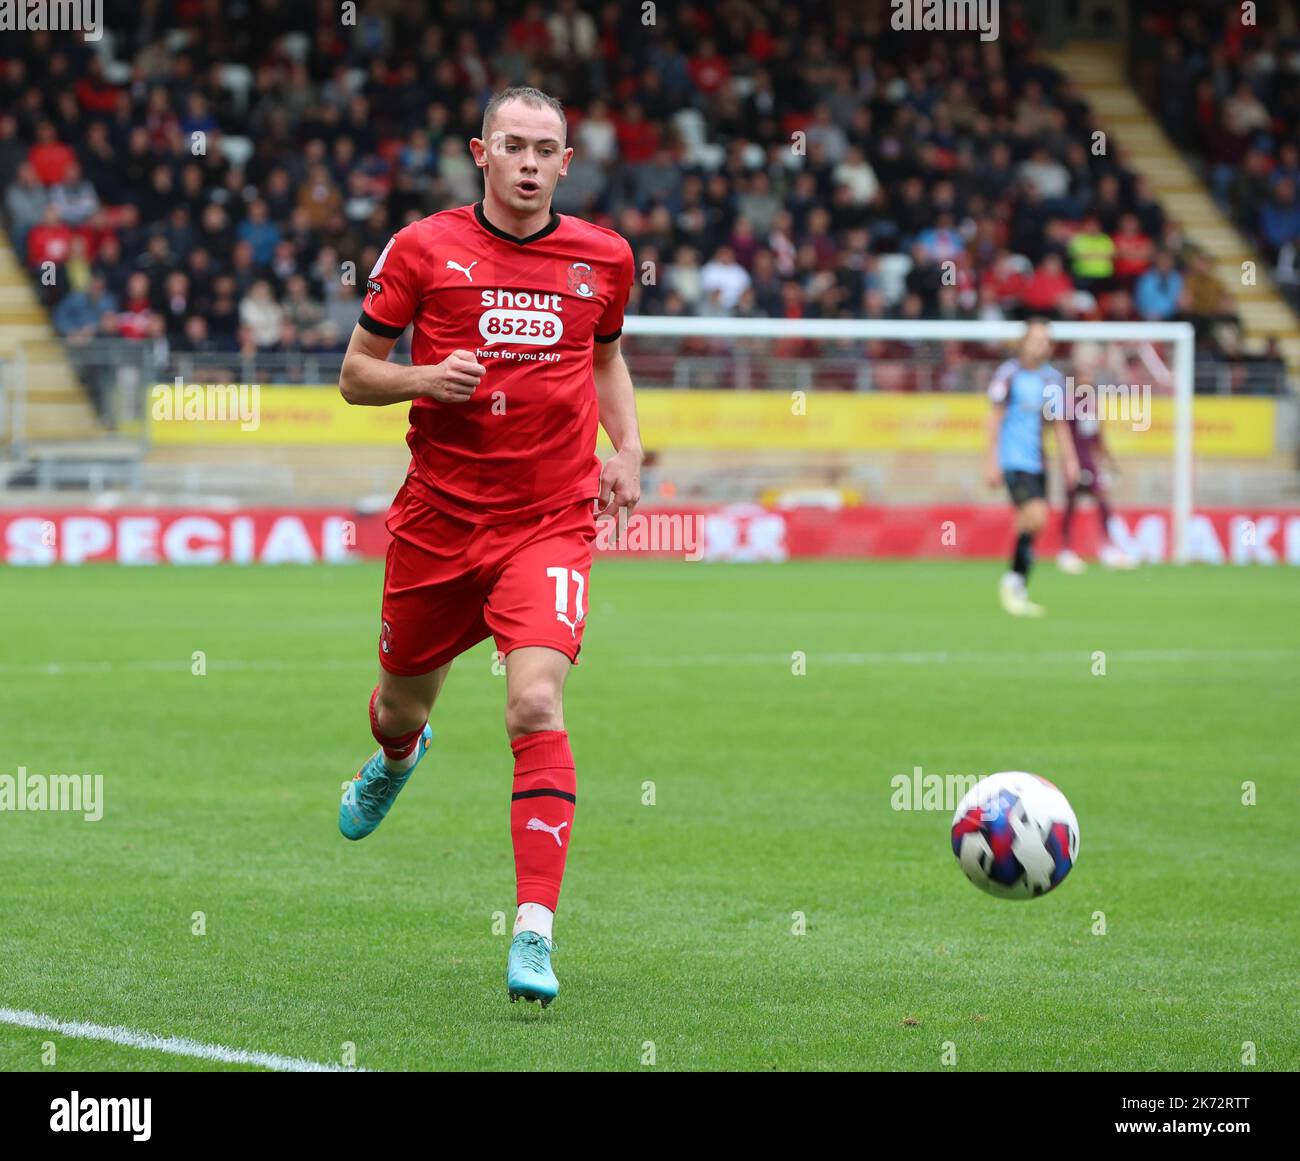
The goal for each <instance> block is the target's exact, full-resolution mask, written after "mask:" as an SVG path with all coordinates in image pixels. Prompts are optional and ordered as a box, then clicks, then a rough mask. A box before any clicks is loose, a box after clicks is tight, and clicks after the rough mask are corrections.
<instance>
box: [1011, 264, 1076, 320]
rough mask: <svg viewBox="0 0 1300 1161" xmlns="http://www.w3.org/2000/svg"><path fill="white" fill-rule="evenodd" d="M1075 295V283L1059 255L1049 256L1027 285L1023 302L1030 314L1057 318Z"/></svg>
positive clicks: (1022, 298)
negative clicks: (1066, 301)
mask: <svg viewBox="0 0 1300 1161" xmlns="http://www.w3.org/2000/svg"><path fill="white" fill-rule="evenodd" d="M1073 293H1074V283H1073V281H1071V279H1070V276H1069V274H1067V273H1066V270H1065V266H1064V264H1063V263H1062V262H1061V256H1060V255H1059V254H1048V255H1047V256H1046V257H1045V258H1044V259H1043V260H1042V262H1040V263H1039V264H1038V267H1037V268H1036V269H1035V270H1034V273H1033V274H1032V276H1031V277H1030V278H1029V281H1028V282H1027V283H1026V285H1025V289H1024V291H1023V293H1022V294H1021V301H1022V302H1023V304H1024V306H1025V309H1026V310H1027V311H1028V312H1029V313H1030V314H1035V315H1044V316H1046V317H1049V318H1056V317H1058V315H1059V314H1060V312H1061V311H1063V310H1064V309H1065V299H1066V298H1067V297H1069V296H1070V295H1071V294H1073Z"/></svg>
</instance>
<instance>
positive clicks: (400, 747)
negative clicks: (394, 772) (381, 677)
mask: <svg viewBox="0 0 1300 1161" xmlns="http://www.w3.org/2000/svg"><path fill="white" fill-rule="evenodd" d="M378 697H379V686H375V689H374V692H373V693H371V695H370V732H371V733H372V734H374V736H375V741H376V742H378V743H379V744H380V745H381V746H383V748H384V754H385V755H386V756H387V757H389V758H392V759H394V760H397V759H398V758H406V757H408V756H409V755H410V753H411V751H412V750H414V749H415V743H416V742H418V741H419V740H420V735H421V734H422V733H424V727H423V726H421V727H420V728H419V729H418V730H412V731H411V732H410V733H409V734H398V735H397V737H395V738H391V737H389V736H388V735H387V734H381V733H380V732H379V718H378V716H377V715H376V714H375V700H376V699H377V698H378Z"/></svg>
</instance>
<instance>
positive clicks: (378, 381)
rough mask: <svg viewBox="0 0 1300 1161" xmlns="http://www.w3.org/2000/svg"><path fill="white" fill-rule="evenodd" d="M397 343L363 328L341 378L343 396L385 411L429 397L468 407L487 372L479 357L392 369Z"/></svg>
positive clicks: (460, 355) (355, 332)
mask: <svg viewBox="0 0 1300 1161" xmlns="http://www.w3.org/2000/svg"><path fill="white" fill-rule="evenodd" d="M396 342H397V339H396V338H388V337H387V336H386V335H376V334H373V333H371V332H370V331H368V330H366V329H365V327H363V326H362V325H361V324H360V323H358V324H357V325H356V326H355V327H353V329H352V340H351V341H350V342H349V343H348V350H347V354H345V355H344V356H343V369H342V370H341V371H340V372H339V392H340V393H341V394H342V396H343V398H344V399H346V400H347V401H348V402H349V403H352V404H358V405H361V406H364V407H383V406H384V405H385V404H388V403H406V402H409V401H410V400H412V399H418V398H420V396H422V395H427V396H429V397H430V398H432V399H437V400H438V401H439V402H440V403H464V402H465V400H466V399H468V398H469V397H470V396H471V395H473V394H474V388H475V387H477V386H478V381H479V380H480V379H481V378H482V377H483V373H484V371H486V370H487V368H486V367H484V366H483V364H482V363H480V362H479V361H478V360H477V359H475V358H474V352H473V351H452V353H451V354H450V355H448V356H447V357H446V358H445V359H443V361H442V362H441V363H434V364H432V365H418V366H413V367H403V366H400V365H399V364H397V363H390V362H389V361H388V356H389V354H390V353H391V352H392V349H393V344H394V343H396Z"/></svg>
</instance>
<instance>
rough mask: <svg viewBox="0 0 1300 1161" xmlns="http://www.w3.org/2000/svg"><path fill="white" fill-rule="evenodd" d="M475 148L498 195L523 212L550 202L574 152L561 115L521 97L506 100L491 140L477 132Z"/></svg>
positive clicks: (494, 122)
mask: <svg viewBox="0 0 1300 1161" xmlns="http://www.w3.org/2000/svg"><path fill="white" fill-rule="evenodd" d="M470 149H471V150H472V151H473V154H474V161H475V163H476V164H477V165H478V167H479V168H480V169H481V170H483V175H484V181H485V182H486V184H487V187H488V188H489V189H490V190H491V191H492V196H493V198H494V200H496V201H497V202H498V203H500V204H503V205H505V206H507V207H508V208H510V209H512V210H514V211H515V212H516V213H519V214H528V213H531V212H533V211H535V210H538V209H546V208H548V207H549V206H550V204H551V197H552V195H553V194H554V193H555V186H556V184H557V183H558V182H559V180H560V178H561V177H563V176H564V174H565V173H566V172H567V171H568V168H569V160H570V159H571V158H572V157H573V150H572V149H568V148H566V147H565V144H564V126H563V124H562V123H561V121H560V118H559V116H558V115H557V114H556V113H554V112H553V111H552V110H550V109H546V108H536V107H534V106H532V105H526V104H524V103H523V102H522V101H510V102H508V103H507V104H505V105H502V106H501V108H500V109H498V110H497V113H496V116H495V117H494V118H493V119H492V124H491V125H490V126H489V128H488V137H487V140H486V141H484V140H482V139H481V138H477V137H476V138H475V139H474V140H473V141H471V142H470Z"/></svg>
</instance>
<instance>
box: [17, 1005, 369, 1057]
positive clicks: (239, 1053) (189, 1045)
mask: <svg viewBox="0 0 1300 1161" xmlns="http://www.w3.org/2000/svg"><path fill="white" fill-rule="evenodd" d="M0 1024H13V1025H15V1026H16V1027H19V1028H35V1029H38V1030H39V1031H42V1032H57V1033H58V1034H59V1035H60V1036H72V1037H76V1038H77V1039H80V1040H107V1041H109V1042H110V1043H113V1044H121V1045H124V1046H125V1047H127V1048H144V1049H148V1050H149V1051H152V1052H167V1053H170V1054H171V1055H172V1056H193V1057H196V1058H198V1059H200V1060H213V1061H218V1062H220V1063H222V1064H253V1065H256V1066H257V1067H259V1068H269V1069H272V1070H273V1071H275V1072H366V1071H367V1070H366V1069H364V1068H344V1067H343V1066H342V1065H341V1064H321V1063H319V1062H318V1061H315V1060H305V1059H303V1058H302V1057H301V1056H277V1055H276V1054H275V1053H274V1052H248V1051H246V1050H245V1049H243V1048H226V1047H224V1046H222V1045H220V1044H204V1043H203V1042H202V1041H199V1040H190V1039H189V1038H188V1037H185V1036H156V1035H154V1034H153V1033H152V1032H135V1031H132V1030H131V1029H130V1028H123V1027H120V1026H117V1025H112V1026H110V1025H105V1024H90V1023H87V1022H86V1021H84V1020H56V1019H54V1018H53V1017H52V1016H46V1015H44V1014H43V1013H41V1012H29V1011H22V1010H20V1009H17V1008H0Z"/></svg>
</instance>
